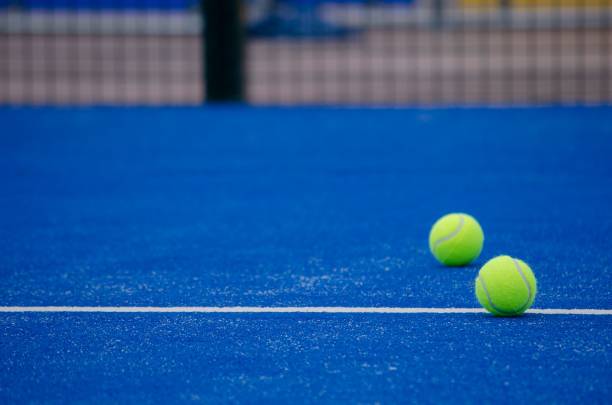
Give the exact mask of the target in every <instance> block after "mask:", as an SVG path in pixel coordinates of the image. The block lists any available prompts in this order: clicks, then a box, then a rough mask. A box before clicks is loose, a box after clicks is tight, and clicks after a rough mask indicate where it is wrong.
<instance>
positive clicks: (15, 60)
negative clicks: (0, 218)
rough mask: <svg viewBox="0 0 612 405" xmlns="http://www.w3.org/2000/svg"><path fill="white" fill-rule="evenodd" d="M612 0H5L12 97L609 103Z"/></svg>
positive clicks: (1, 54) (4, 99)
mask: <svg viewBox="0 0 612 405" xmlns="http://www.w3.org/2000/svg"><path fill="white" fill-rule="evenodd" d="M611 2H612V0H367V1H366V0H244V1H240V0H203V1H198V0H141V1H139V0H0V104H3V105H158V104H161V105H200V104H203V103H206V102H213V101H246V102H248V103H251V104H255V105H259V104H283V105H300V104H316V105H338V104H351V105H353V104H354V105H498V104H499V105H540V104H542V105H550V104H564V105H565V104H569V105H576V104H608V103H609V102H610V101H611V100H612V86H611V85H610V84H611V74H612V55H611V53H610V43H611V42H612V32H611V29H610V22H611V20H612V19H611V15H612V10H611Z"/></svg>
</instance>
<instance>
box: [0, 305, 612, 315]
mask: <svg viewBox="0 0 612 405" xmlns="http://www.w3.org/2000/svg"><path fill="white" fill-rule="evenodd" d="M2 312H4V313H9V312H98V313H117V312H120V313H208V314H214V313H223V314H300V313H308V314H480V313H485V312H486V311H485V310H484V309H481V308H402V307H85V306H39V307H35V306H20V307H19V306H15V307H8V306H7V307H0V313H2ZM527 313H531V314H541V315H612V309H563V308H546V309H543V308H534V309H530V310H529V311H527Z"/></svg>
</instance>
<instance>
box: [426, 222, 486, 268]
mask: <svg viewBox="0 0 612 405" xmlns="http://www.w3.org/2000/svg"><path fill="white" fill-rule="evenodd" d="M483 242H484V234H483V233H482V228H481V227H480V225H479V224H478V221H476V220H475V219H474V217H472V216H470V215H468V214H448V215H445V216H443V217H442V218H440V219H438V220H437V221H436V223H435V224H434V225H433V227H432V228H431V231H430V232H429V250H431V253H432V254H433V255H434V257H435V258H436V259H437V260H438V261H439V262H440V263H442V264H445V265H447V266H463V265H466V264H468V263H470V262H471V261H473V260H474V259H476V258H477V257H478V256H479V255H480V252H481V251H482V244H483Z"/></svg>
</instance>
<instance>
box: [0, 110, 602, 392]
mask: <svg viewBox="0 0 612 405" xmlns="http://www.w3.org/2000/svg"><path fill="white" fill-rule="evenodd" d="M0 122H2V126H1V128H2V129H1V131H2V133H1V134H0V185H1V187H0V292H1V294H0V306H1V308H0V311H2V312H0V370H1V371H0V402H2V403H11V402H35V403H37V402H54V401H75V402H90V403H99V402H134V403H147V402H182V401H185V402H188V401H199V402H207V403H219V402H236V401H239V402H247V403H253V402H271V403H279V402H280V403H291V402H350V403H395V402H402V403H404V402H409V403H451V402H452V403H465V402H468V403H473V402H484V403H494V402H495V403H525V402H536V403H577V402H580V403H583V402H584V403H610V401H612V311H610V310H612V264H611V263H612V242H611V240H612V239H611V235H612V109H610V108H535V109H529V108H524V109H523V108H513V109H501V108H500V109H476V108H474V109H358V108H354V109H334V108H292V109H289V108H287V109H284V108H249V107H239V106H227V107H207V108H124V109H121V108H117V109H114V108H91V109H87V108H81V109H53V108H48V109H47V108H40V109H37V108H32V109H9V108H5V109H1V110H0ZM448 212H468V213H470V214H472V215H474V216H475V217H476V218H478V220H479V221H480V223H481V224H482V226H483V228H484V232H485V236H486V240H485V247H484V251H483V253H482V255H481V257H480V258H479V259H478V260H477V261H476V262H475V263H473V264H472V265H470V266H468V267H463V268H445V267H442V266H440V265H438V264H437V262H435V260H434V259H433V258H432V257H431V255H430V253H429V251H428V246H427V236H428V232H429V228H430V227H431V225H432V224H433V222H434V221H435V220H436V219H437V218H438V217H439V216H441V215H443V214H445V213H448ZM499 254H509V255H512V256H515V257H518V258H521V259H523V260H525V261H526V262H527V263H529V264H530V265H531V267H532V268H533V270H534V272H535V274H536V276H537V278H538V288H539V292H538V296H537V298H536V302H535V304H534V309H536V310H535V311H531V312H528V313H527V314H526V315H525V316H523V317H519V318H496V317H493V316H490V315H488V314H486V313H483V312H474V311H473V309H476V308H479V305H478V302H477V301H476V299H475V297H474V292H473V282H474V279H475V277H476V275H477V272H478V269H479V267H480V266H482V264H483V263H484V262H485V261H486V260H488V259H489V258H491V257H494V256H496V255H499ZM53 306H58V307H62V308H55V309H54V308H50V307H53ZM33 307H42V308H33ZM85 307H95V308H85ZM143 307H152V308H143ZM177 307H178V308H177ZM185 307H197V308H191V309H190V308H185ZM210 307H218V308H221V309H222V310H225V311H226V312H225V313H210V312H205V311H207V310H211V308H210ZM230 307H239V308H230ZM250 307H256V308H250ZM271 307H274V308H277V309H278V308H280V309H281V310H282V309H283V308H284V309H285V311H286V312H285V313H271V311H272V310H273V309H274V308H271ZM289 307H297V308H294V309H291V308H289ZM305 307H331V308H327V310H329V311H331V313H321V312H320V311H322V310H321V309H319V310H317V309H316V308H315V310H314V311H315V312H312V313H304V312H300V308H302V309H303V308H305ZM338 307H343V308H344V309H338ZM168 308H174V310H177V311H178V312H163V311H164V310H168ZM334 308H335V309H334ZM380 308H392V309H393V308H395V309H399V310H402V311H404V312H402V313H372V312H368V311H375V310H377V309H380ZM418 308H425V309H426V310H429V311H431V312H432V313H423V312H426V310H419V309H418ZM450 308H459V309H460V310H459V311H458V313H453V312H449V309H450ZM131 309H132V310H131ZM136 309H137V310H139V311H141V312H131V311H135V310H136ZM198 309H199V310H200V311H204V312H197V311H198ZM568 309H581V310H583V311H575V312H573V313H572V312H571V311H567V310H568ZM258 310H259V311H262V312H257V311H258ZM351 310H353V311H354V312H353V313H351V312H349V311H351ZM538 310H540V311H538ZM542 310H544V311H542ZM550 310H560V311H558V312H560V314H556V315H555V314H551V312H554V311H550ZM596 310H607V311H600V312H597V311H596ZM42 311H47V312H42ZM76 311H83V312H76ZM95 311H98V312H95ZM117 311H127V312H117ZM334 311H335V312H334ZM597 313H599V314H598V315H595V314H597Z"/></svg>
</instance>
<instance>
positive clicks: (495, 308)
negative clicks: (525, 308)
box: [477, 276, 512, 315]
mask: <svg viewBox="0 0 612 405" xmlns="http://www.w3.org/2000/svg"><path fill="white" fill-rule="evenodd" d="M477 280H478V281H480V285H482V289H483V290H484V292H485V295H486V296H487V301H488V302H489V305H490V306H491V308H493V309H494V310H496V311H497V312H499V313H501V314H508V315H510V314H512V312H508V311H504V310H503V309H499V308H497V307H496V306H495V304H493V300H492V299H491V295H490V294H489V290H488V289H487V285H486V284H485V282H484V279H483V278H482V277H480V276H478V278H477Z"/></svg>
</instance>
